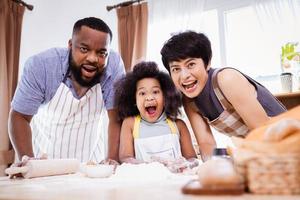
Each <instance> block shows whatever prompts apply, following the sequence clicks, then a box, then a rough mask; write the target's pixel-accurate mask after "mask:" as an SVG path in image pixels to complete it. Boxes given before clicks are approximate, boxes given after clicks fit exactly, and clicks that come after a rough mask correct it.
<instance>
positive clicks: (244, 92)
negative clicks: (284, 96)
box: [217, 69, 269, 130]
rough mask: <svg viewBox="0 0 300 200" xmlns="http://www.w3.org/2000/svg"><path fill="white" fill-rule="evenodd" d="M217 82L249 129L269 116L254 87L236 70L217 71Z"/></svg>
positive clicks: (260, 123) (263, 121)
mask: <svg viewBox="0 0 300 200" xmlns="http://www.w3.org/2000/svg"><path fill="white" fill-rule="evenodd" d="M217 78H218V84H219V86H220V89H221V90H222V92H223V94H224V95H225V97H226V98H227V100H228V101H229V102H230V103H231V104H232V106H233V107H234V109H235V110H236V111H237V112H238V113H239V115H240V116H241V117H242V119H243V120H244V122H245V123H246V125H247V126H248V127H249V129H250V130H252V129H254V128H257V127H259V126H261V125H262V124H264V123H265V122H266V121H267V120H268V119H269V117H268V116H267V113H266V112H265V110H264V108H263V107H262V105H261V104H260V103H259V101H258V100H257V92H256V89H255V87H254V86H253V85H252V84H251V83H250V82H249V81H248V80H247V79H246V78H245V77H244V76H243V75H242V74H241V73H239V72H238V71H236V70H234V69H224V70H222V71H221V72H219V73H218V77H217Z"/></svg>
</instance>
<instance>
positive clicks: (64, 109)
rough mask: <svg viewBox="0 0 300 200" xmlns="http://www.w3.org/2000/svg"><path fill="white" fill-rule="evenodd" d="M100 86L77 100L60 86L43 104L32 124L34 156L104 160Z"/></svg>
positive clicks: (65, 87)
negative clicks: (49, 99)
mask: <svg viewBox="0 0 300 200" xmlns="http://www.w3.org/2000/svg"><path fill="white" fill-rule="evenodd" d="M103 107H104V103H103V97H102V92H101V86H100V84H97V85H95V86H93V87H92V88H90V89H89V90H88V91H87V93H86V94H85V95H84V96H83V97H81V98H80V99H76V98H75V97H74V96H73V94H72V92H71V90H70V89H69V88H68V87H67V86H66V85H65V84H64V83H61V84H60V86H59V88H58V90H57V91H56V93H55V95H54V97H53V98H52V99H51V101H49V102H48V103H47V104H45V105H42V106H41V107H40V108H39V110H38V113H37V114H36V115H34V117H33V118H32V121H31V129H32V143H33V151H34V155H35V156H36V157H40V156H41V155H42V154H44V153H46V154H47V156H48V158H77V159H78V160H80V161H81V162H87V161H94V162H97V163H98V162H100V161H101V160H103V158H104V156H105V155H104V139H103V137H104V130H103V127H104V124H103V123H104V122H103V118H104V115H105V114H104V113H105V112H104V111H103V110H105V109H103Z"/></svg>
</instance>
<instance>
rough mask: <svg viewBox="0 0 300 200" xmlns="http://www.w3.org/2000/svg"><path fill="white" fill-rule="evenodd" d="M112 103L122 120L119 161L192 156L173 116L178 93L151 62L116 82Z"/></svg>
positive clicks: (188, 139) (186, 135)
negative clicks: (113, 102)
mask: <svg viewBox="0 0 300 200" xmlns="http://www.w3.org/2000/svg"><path fill="white" fill-rule="evenodd" d="M115 103H116V104H115V105H116V106H117V108H118V114H119V117H120V119H121V120H123V123H122V128H121V137H120V155H119V156H120V161H121V162H126V163H134V164H138V163H143V162H151V161H161V162H163V163H164V164H166V162H167V161H168V160H169V161H171V160H173V161H175V160H177V161H178V160H180V159H181V157H182V156H183V157H184V158H185V159H187V160H190V161H191V162H193V161H194V160H195V158H196V153H195V151H194V148H193V145H192V141H191V137H190V133H189V131H188V129H187V126H186V124H185V123H184V122H183V121H182V120H180V119H176V117H177V115H178V114H179V107H180V106H181V101H180V94H179V93H178V92H177V91H176V89H175V86H174V84H173V83H172V80H171V78H170V77H169V75H168V74H166V73H164V72H161V71H159V69H158V67H157V65H156V63H154V62H141V63H139V64H137V65H135V66H134V69H133V71H132V72H129V73H127V75H126V76H125V77H124V78H123V79H121V80H120V81H119V82H118V83H117V84H116V96H115Z"/></svg>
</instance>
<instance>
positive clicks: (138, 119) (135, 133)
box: [132, 115, 177, 139]
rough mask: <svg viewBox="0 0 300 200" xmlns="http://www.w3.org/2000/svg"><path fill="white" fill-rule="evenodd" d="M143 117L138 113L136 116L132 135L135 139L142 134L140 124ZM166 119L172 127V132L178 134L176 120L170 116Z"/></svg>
mask: <svg viewBox="0 0 300 200" xmlns="http://www.w3.org/2000/svg"><path fill="white" fill-rule="evenodd" d="M141 119H142V118H141V116H140V115H137V116H135V118H134V125H133V132H132V136H133V138H134V139H137V138H139V136H140V131H139V126H140V123H141ZM166 121H167V124H168V126H169V127H170V129H171V133H172V134H176V132H177V131H176V125H175V122H173V121H172V120H170V119H169V118H167V119H166Z"/></svg>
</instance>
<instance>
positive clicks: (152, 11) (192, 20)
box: [147, 0, 205, 68]
mask: <svg viewBox="0 0 300 200" xmlns="http://www.w3.org/2000/svg"><path fill="white" fill-rule="evenodd" d="M204 3H205V0H184V1H183V0H149V1H148V6H149V27H148V47H147V59H148V60H153V61H156V62H157V63H158V64H159V66H160V67H161V68H163V66H162V63H161V60H160V58H161V56H160V50H161V48H162V46H163V44H164V42H165V41H166V40H167V39H169V38H170V36H171V34H172V33H176V32H181V31H185V30H195V27H200V20H201V19H200V16H201V13H202V12H203V8H204ZM195 13H196V15H195ZM195 16H196V17H195ZM196 24H198V25H196ZM196 31H197V30H196ZM154 41H155V42H154Z"/></svg>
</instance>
